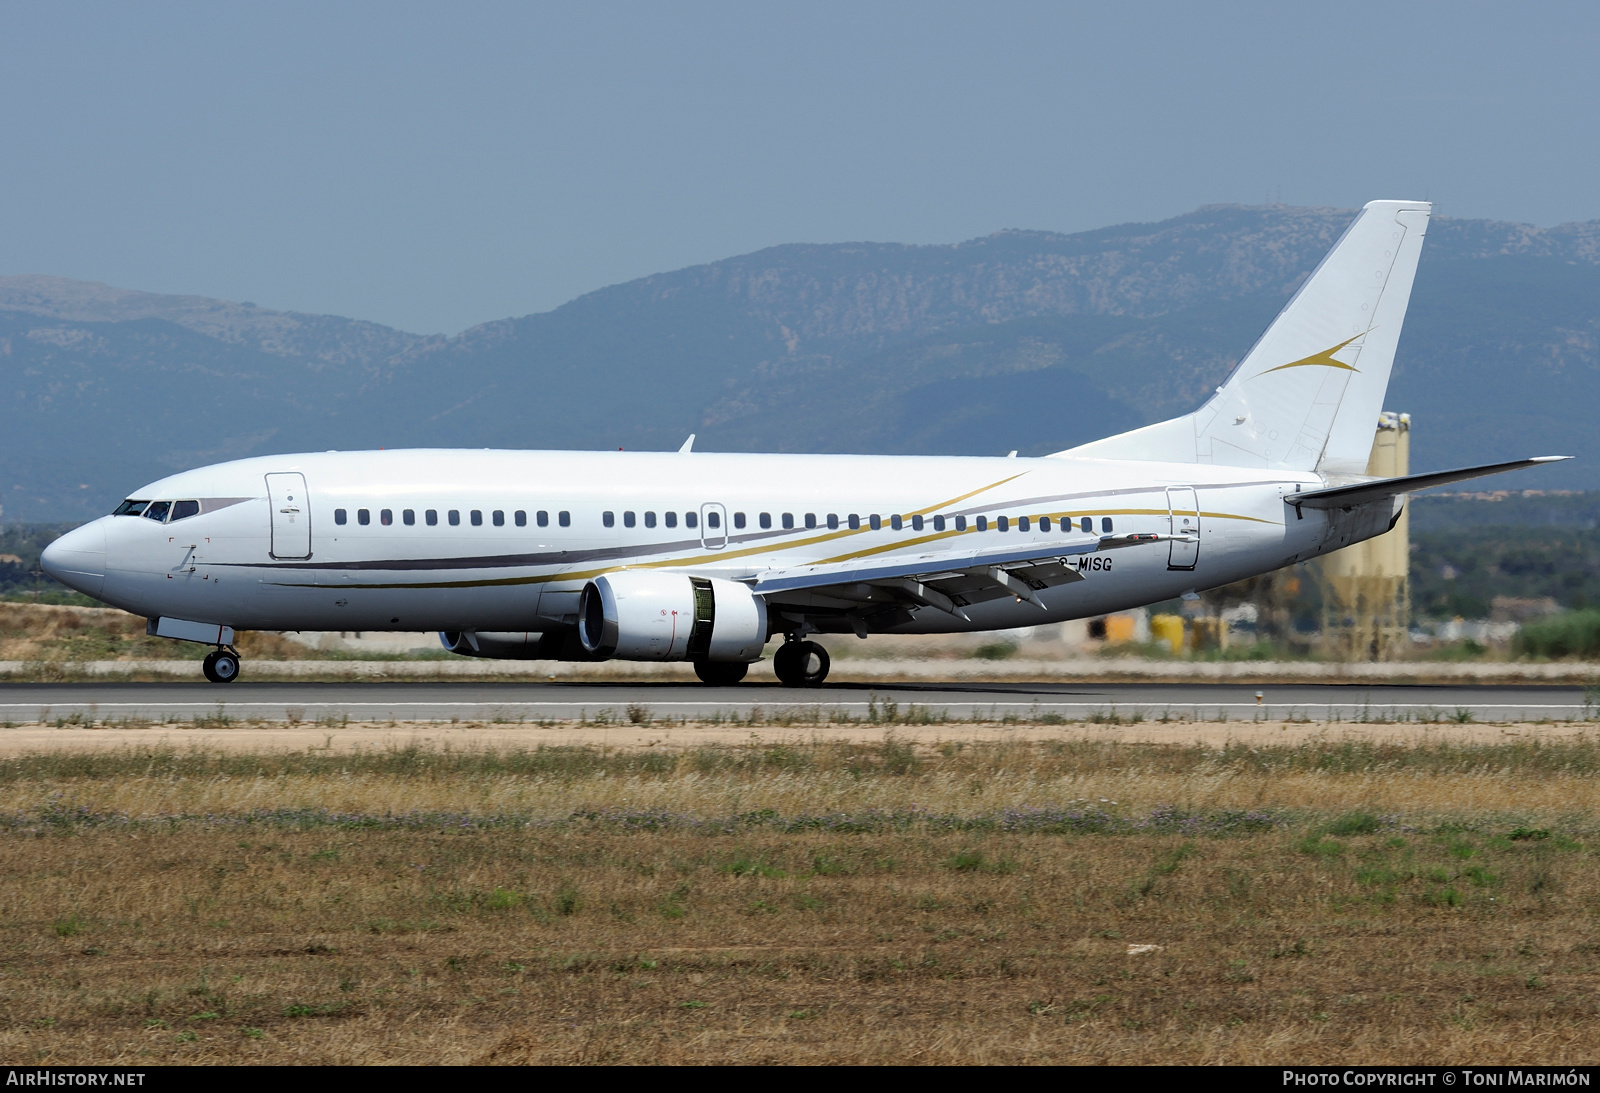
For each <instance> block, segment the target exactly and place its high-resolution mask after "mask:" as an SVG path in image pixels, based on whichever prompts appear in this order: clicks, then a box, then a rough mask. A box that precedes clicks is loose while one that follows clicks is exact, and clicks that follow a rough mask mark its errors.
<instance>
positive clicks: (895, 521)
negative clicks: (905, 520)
mask: <svg viewBox="0 0 1600 1093" xmlns="http://www.w3.org/2000/svg"><path fill="white" fill-rule="evenodd" d="M889 526H890V527H892V528H894V530H896V531H900V530H902V526H903V525H902V523H901V520H900V514H899V513H898V512H897V513H895V514H894V515H893V516H891V517H889Z"/></svg>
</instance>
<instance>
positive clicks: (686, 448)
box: [678, 433, 694, 455]
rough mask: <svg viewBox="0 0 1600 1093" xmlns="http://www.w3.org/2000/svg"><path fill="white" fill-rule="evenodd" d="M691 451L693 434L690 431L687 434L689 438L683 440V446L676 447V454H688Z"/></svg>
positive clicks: (692, 448) (692, 449)
mask: <svg viewBox="0 0 1600 1093" xmlns="http://www.w3.org/2000/svg"><path fill="white" fill-rule="evenodd" d="M692 451H694V434H693V433H690V434H689V439H688V440H685V441H684V442H683V447H681V448H679V449H678V454H679V455H688V454H689V453H690V452H692Z"/></svg>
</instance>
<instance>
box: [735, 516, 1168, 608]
mask: <svg viewBox="0 0 1600 1093" xmlns="http://www.w3.org/2000/svg"><path fill="white" fill-rule="evenodd" d="M1173 539H1178V540H1182V541H1185V542H1189V541H1192V540H1191V537H1189V536H1184V535H1165V534H1158V533H1155V532H1135V533H1129V534H1124V535H1103V536H1099V537H1088V536H1086V537H1084V538H1081V539H1063V540H1062V541H1061V542H1059V543H1055V544H1051V545H1050V547H1049V548H1048V549H1045V548H1044V546H1043V545H1042V544H1038V543H1034V544H1032V545H1030V546H1027V547H1024V548H1012V549H1010V550H999V549H989V550H970V551H958V550H935V551H925V552H920V553H916V554H906V555H899V556H897V557H893V558H887V559H884V560H882V561H878V562H871V563H867V562H862V561H859V560H853V561H847V562H829V563H825V564H820V565H808V566H807V565H803V566H793V567H790V568H787V569H775V570H768V571H767V572H766V573H764V574H762V575H761V576H759V577H757V578H756V579H755V580H754V581H753V582H751V587H752V590H753V591H755V592H757V593H758V594H760V595H762V596H765V597H766V599H767V601H768V603H769V604H771V605H773V607H775V608H777V609H780V610H781V609H782V607H784V606H786V605H788V606H793V607H795V608H799V609H804V610H806V611H808V612H809V611H813V610H821V611H824V612H830V613H836V614H841V615H847V616H849V617H851V618H852V619H855V620H860V619H862V618H863V617H864V615H876V614H878V613H880V612H884V611H887V612H894V611H896V610H905V609H907V608H911V607H929V608H933V609H934V610H937V611H943V612H946V613H947V614H951V615H955V616H956V617H958V618H962V619H966V618H967V615H966V613H965V612H964V611H963V610H962V608H964V607H967V606H968V605H970V604H974V603H982V602H984V601H985V600H994V599H1000V598H1001V597H1004V596H1014V597H1016V598H1017V599H1019V600H1027V601H1028V602H1030V603H1033V604H1037V605H1038V606H1039V607H1041V608H1043V607H1044V604H1043V603H1042V602H1041V601H1040V599H1039V597H1038V596H1037V594H1036V593H1038V592H1040V591H1042V590H1044V589H1046V588H1051V587H1054V586H1056V585H1062V584H1071V583H1073V582H1075V581H1081V580H1083V579H1084V578H1083V575H1082V574H1081V573H1079V572H1078V565H1077V562H1076V561H1075V559H1076V558H1077V557H1078V556H1080V555H1085V554H1094V553H1097V552H1099V551H1103V550H1115V549H1117V548H1120V547H1129V546H1135V545H1138V544H1141V543H1158V542H1167V541H1171V540H1173ZM861 625H864V623H863V624H861ZM857 628H858V630H859V628H860V627H859V626H858V627H857Z"/></svg>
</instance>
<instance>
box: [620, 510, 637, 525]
mask: <svg viewBox="0 0 1600 1093" xmlns="http://www.w3.org/2000/svg"><path fill="white" fill-rule="evenodd" d="M636 522H637V517H635V516H634V514H633V513H631V512H624V513H623V514H622V526H623V527H625V528H631V527H633V525H634V524H635V523H636Z"/></svg>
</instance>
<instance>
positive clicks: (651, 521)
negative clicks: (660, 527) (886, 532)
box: [644, 512, 656, 528]
mask: <svg viewBox="0 0 1600 1093" xmlns="http://www.w3.org/2000/svg"><path fill="white" fill-rule="evenodd" d="M644 526H645V527H647V528H653V527H655V526H656V514H655V513H653V512H647V513H645V514H644Z"/></svg>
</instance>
